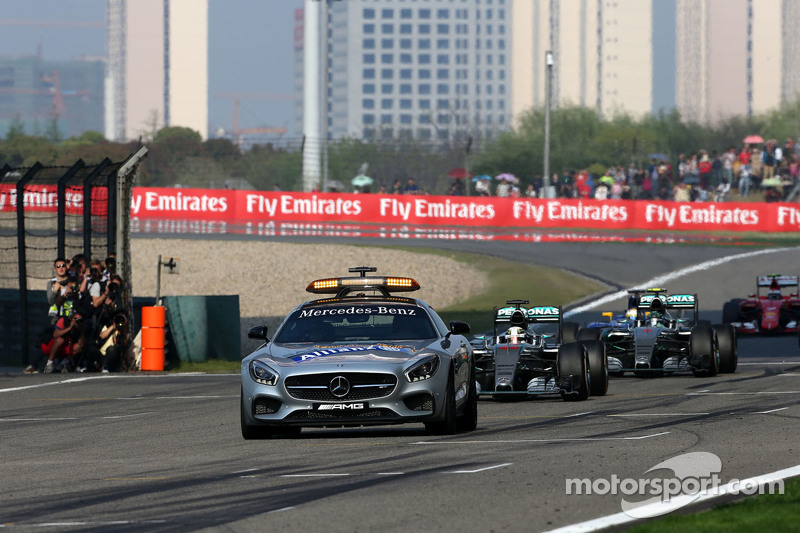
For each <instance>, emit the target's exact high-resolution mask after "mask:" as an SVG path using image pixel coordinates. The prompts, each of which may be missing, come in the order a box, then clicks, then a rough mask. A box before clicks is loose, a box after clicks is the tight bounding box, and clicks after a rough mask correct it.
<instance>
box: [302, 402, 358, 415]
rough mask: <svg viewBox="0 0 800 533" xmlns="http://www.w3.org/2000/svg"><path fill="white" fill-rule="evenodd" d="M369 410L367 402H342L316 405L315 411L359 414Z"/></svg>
mask: <svg viewBox="0 0 800 533" xmlns="http://www.w3.org/2000/svg"><path fill="white" fill-rule="evenodd" d="M366 409H369V404H368V403H367V402H340V403H315V404H314V410H315V411H325V412H329V413H332V412H338V413H342V412H359V411H364V410H366Z"/></svg>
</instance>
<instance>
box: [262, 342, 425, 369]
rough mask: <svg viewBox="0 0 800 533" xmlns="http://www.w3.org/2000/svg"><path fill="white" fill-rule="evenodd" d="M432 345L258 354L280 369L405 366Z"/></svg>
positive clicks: (281, 347)
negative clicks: (298, 366)
mask: <svg viewBox="0 0 800 533" xmlns="http://www.w3.org/2000/svg"><path fill="white" fill-rule="evenodd" d="M429 346H431V343H430V341H418V342H400V343H357V344H332V345H309V344H272V345H270V346H268V347H265V348H264V350H263V351H261V352H259V353H258V354H257V358H258V359H270V360H272V361H274V362H275V363H276V364H278V365H279V366H283V367H291V366H296V365H302V366H311V365H322V364H326V365H327V364H331V363H382V364H386V363H398V364H401V363H405V362H407V361H408V360H409V359H412V358H414V357H415V356H416V355H417V354H419V353H420V352H421V351H422V350H424V349H425V348H427V347H429Z"/></svg>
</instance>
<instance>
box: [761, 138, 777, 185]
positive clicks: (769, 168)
mask: <svg viewBox="0 0 800 533" xmlns="http://www.w3.org/2000/svg"><path fill="white" fill-rule="evenodd" d="M774 176H775V145H774V144H773V143H772V142H771V141H770V142H768V143H767V144H765V145H764V150H763V151H762V152H761V180H762V181H763V180H768V179H770V178H772V177H774Z"/></svg>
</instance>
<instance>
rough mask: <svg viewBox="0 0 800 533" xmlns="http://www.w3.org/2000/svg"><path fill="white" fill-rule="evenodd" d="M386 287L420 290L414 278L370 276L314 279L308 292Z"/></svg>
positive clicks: (387, 288)
mask: <svg viewBox="0 0 800 533" xmlns="http://www.w3.org/2000/svg"><path fill="white" fill-rule="evenodd" d="M345 287H347V288H350V289H364V290H369V289H381V288H382V289H386V290H387V291H389V292H410V291H416V290H419V283H417V282H416V280H414V279H412V278H399V277H384V276H370V277H363V278H362V277H358V278H326V279H318V280H315V281H312V282H311V283H309V284H308V287H306V291H307V292H311V293H315V294H336V293H337V292H339V290H341V289H343V288H345Z"/></svg>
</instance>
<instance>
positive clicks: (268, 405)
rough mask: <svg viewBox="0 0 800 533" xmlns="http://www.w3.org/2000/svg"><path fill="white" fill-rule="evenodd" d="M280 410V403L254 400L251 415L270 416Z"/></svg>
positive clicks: (269, 399) (271, 400)
mask: <svg viewBox="0 0 800 533" xmlns="http://www.w3.org/2000/svg"><path fill="white" fill-rule="evenodd" d="M280 408H281V402H279V401H278V400H273V399H272V398H256V400H255V401H254V402H253V413H255V414H257V415H270V414H272V413H277V412H278V409H280Z"/></svg>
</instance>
